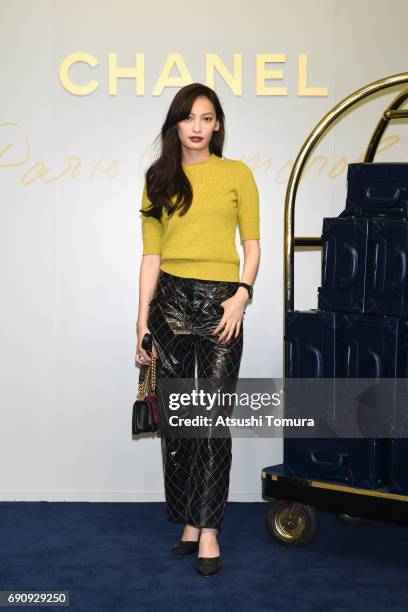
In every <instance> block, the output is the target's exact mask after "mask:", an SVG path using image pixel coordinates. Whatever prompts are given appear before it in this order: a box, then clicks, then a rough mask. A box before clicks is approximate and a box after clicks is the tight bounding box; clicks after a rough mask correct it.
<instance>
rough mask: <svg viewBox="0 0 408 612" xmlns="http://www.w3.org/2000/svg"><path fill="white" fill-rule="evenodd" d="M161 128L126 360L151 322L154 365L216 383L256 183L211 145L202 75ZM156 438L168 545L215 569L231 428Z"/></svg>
mask: <svg viewBox="0 0 408 612" xmlns="http://www.w3.org/2000/svg"><path fill="white" fill-rule="evenodd" d="M160 136H161V154H160V156H159V158H158V159H157V160H156V161H155V162H154V163H153V164H152V165H151V166H150V167H149V168H148V170H147V172H146V176H145V185H144V190H143V197H142V208H141V211H140V212H141V213H142V235H143V260H142V264H141V269H140V286H139V312H138V319H137V353H136V364H139V365H141V364H146V363H150V355H149V354H148V352H147V351H145V350H144V349H143V347H142V340H143V337H144V335H145V334H146V333H151V334H152V337H153V348H152V353H153V354H154V355H155V356H156V357H158V359H159V364H160V369H159V376H165V377H169V378H179V379H181V378H183V379H190V378H193V379H194V377H195V368H196V365H197V375H198V378H202V379H211V380H212V381H213V382H214V383H215V384H216V385H217V388H218V389H220V390H221V391H222V390H223V389H226V388H227V387H228V385H229V383H230V381H231V380H232V381H236V380H237V378H238V372H239V367H240V362H241V355H242V349H243V317H244V313H245V308H246V305H247V303H248V301H249V300H250V299H251V298H252V285H253V283H254V280H255V278H256V275H257V272H258V267H259V260H260V246H259V239H260V234H259V195H258V189H257V186H256V183H255V180H254V178H253V175H252V172H251V170H250V168H249V167H248V166H247V165H246V164H244V163H243V162H242V161H240V160H231V159H225V158H223V157H222V150H223V144H224V136H225V131H224V112H223V110H222V107H221V104H220V101H219V99H218V97H217V95H216V94H215V92H214V91H213V90H212V89H210V88H209V87H206V86H205V85H203V84H200V83H192V84H191V85H187V86H186V87H183V88H182V89H181V90H179V91H178V93H177V94H176V95H175V97H174V99H173V102H172V103H171V106H170V108H169V111H168V113H167V117H166V120H165V122H164V125H163V127H162V129H161V135H160ZM237 224H238V226H239V231H240V237H241V241H242V242H243V249H244V266H243V274H242V279H241V280H240V277H239V273H240V258H239V255H238V252H237V250H236V246H235V236H236V228H237ZM228 388H229V387H228ZM162 409H163V408H161V410H162ZM164 410H165V409H164ZM161 418H162V417H161ZM161 448H162V458H163V468H164V483H165V493H166V508H167V513H168V518H169V519H170V520H172V521H174V522H182V523H184V531H183V534H182V537H181V540H180V541H179V542H178V543H177V544H176V545H175V546H174V547H173V548H172V554H173V555H177V556H180V555H186V554H191V553H194V552H197V551H198V559H197V561H196V569H197V571H198V572H199V573H200V574H202V575H205V576H208V575H210V574H214V573H215V572H216V571H218V570H219V569H220V567H221V556H220V549H219V544H218V541H217V533H218V531H219V530H220V529H222V527H223V514H224V510H225V505H226V502H227V497H228V489H229V474H230V468H231V437H230V436H228V435H226V436H225V437H215V436H212V435H209V436H204V437H200V438H180V437H175V436H171V435H162V438H161Z"/></svg>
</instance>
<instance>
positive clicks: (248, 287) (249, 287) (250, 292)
mask: <svg viewBox="0 0 408 612" xmlns="http://www.w3.org/2000/svg"><path fill="white" fill-rule="evenodd" d="M238 287H245V289H246V290H247V291H248V293H249V299H250V300H252V296H253V289H252V285H248V283H238Z"/></svg>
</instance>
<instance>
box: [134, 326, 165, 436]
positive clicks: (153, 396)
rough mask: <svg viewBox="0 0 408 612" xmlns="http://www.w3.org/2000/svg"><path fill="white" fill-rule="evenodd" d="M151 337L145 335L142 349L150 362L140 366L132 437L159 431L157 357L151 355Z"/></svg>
mask: <svg viewBox="0 0 408 612" xmlns="http://www.w3.org/2000/svg"><path fill="white" fill-rule="evenodd" d="M152 340H153V339H152V335H151V334H145V335H144V337H143V341H142V347H143V348H144V349H145V350H146V351H148V352H149V355H150V359H151V362H150V363H149V364H148V365H142V366H140V375H139V385H138V392H137V398H136V401H135V403H134V404H133V413H132V435H134V436H137V435H138V434H141V433H151V432H154V431H157V430H158V429H159V422H160V413H159V406H158V402H157V357H155V356H154V355H153V354H152V353H151V346H152Z"/></svg>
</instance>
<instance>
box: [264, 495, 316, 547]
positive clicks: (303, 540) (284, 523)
mask: <svg viewBox="0 0 408 612" xmlns="http://www.w3.org/2000/svg"><path fill="white" fill-rule="evenodd" d="M266 529H267V531H268V532H269V534H270V535H271V536H272V538H273V539H274V540H275V542H278V544H282V545H283V546H291V547H295V546H305V545H306V544H309V543H310V542H311V541H312V540H313V539H314V538H315V537H316V535H317V532H318V530H319V513H318V511H317V510H316V509H315V508H313V507H312V506H307V505H306V504H301V503H299V502H290V501H285V500H283V499H277V500H275V501H273V502H272V503H271V504H270V505H269V508H268V510H267V513H266Z"/></svg>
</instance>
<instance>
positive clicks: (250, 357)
mask: <svg viewBox="0 0 408 612" xmlns="http://www.w3.org/2000/svg"><path fill="white" fill-rule="evenodd" d="M407 18H408V4H407V3H406V2H405V1H404V0H400V1H398V0H389V2H388V3H387V4H386V3H384V2H382V1H380V0H359V2H354V1H351V0H339V1H336V0H305V1H301V0H298V1H293V0H292V1H290V0H288V1H286V2H278V1H275V0H258V2H256V3H239V4H237V3H236V2H232V1H221V2H220V1H215V0H208V1H207V2H206V3H205V4H204V5H200V6H199V7H197V6H194V7H193V6H192V5H190V4H189V3H187V2H181V1H180V0H173V1H172V2H171V3H167V2H164V1H163V0H158V1H156V2H154V3H142V2H132V1H130V0H116V1H115V2H113V1H111V2H107V1H104V2H100V1H98V2H96V0H95V1H94V0H85V1H83V0H82V1H81V2H79V1H78V0H71V1H70V2H69V3H66V2H62V1H59V0H41V1H40V2H38V1H36V2H34V1H33V0H32V1H30V0H13V2H11V1H7V0H1V2H0V41H1V42H0V45H1V79H0V88H1V98H0V138H1V139H0V181H1V251H2V258H1V266H2V267H1V279H2V297H1V301H0V316H1V331H2V335H1V433H0V453H1V456H0V460H1V465H2V470H1V479H0V498H1V499H3V500H14V499H16V500H90V501H92V500H102V501H111V500H114V501H122V500H127V501H129V500H135V501H150V500H153V501H154V500H163V499H164V495H163V478H162V466H161V457H160V444H159V440H158V439H155V438H149V437H148V438H147V439H141V440H136V439H132V436H131V432H130V416H131V405H132V403H133V400H134V397H135V393H136V389H137V377H138V374H139V370H138V368H136V367H135V365H134V353H135V342H136V336H135V323H136V315H137V300H138V281H139V267H140V262H141V253H142V242H141V229H140V213H139V208H140V200H141V192H142V187H143V171H144V170H145V169H146V168H147V166H148V164H149V163H150V161H151V160H152V159H153V158H154V155H155V151H154V150H152V143H153V140H154V138H155V137H156V135H157V134H158V133H159V130H160V127H161V124H162V121H163V119H164V117H165V114H166V112H167V109H168V106H169V104H170V101H171V100H172V98H173V96H174V94H175V93H176V91H177V90H178V89H179V87H181V86H183V85H185V84H187V83H188V82H191V81H201V82H208V81H207V71H206V59H207V57H210V55H211V54H215V55H216V56H218V58H219V61H220V62H221V63H222V64H224V66H225V68H224V73H222V71H221V72H219V71H217V70H216V71H215V76H214V81H213V83H212V84H211V82H208V84H209V85H211V86H213V87H214V88H215V89H216V91H217V93H218V95H219V96H220V99H221V103H222V104H223V107H224V110H225V113H226V128H227V138H226V144H225V149H224V156H226V157H230V158H234V159H243V160H244V161H245V162H246V163H248V165H250V167H251V168H252V169H253V172H254V176H255V178H256V181H257V183H258V187H259V191H260V198H261V248H262V261H261V266H260V270H259V274H258V278H257V281H256V288H255V300H254V303H253V304H252V305H251V306H250V308H248V311H247V316H246V318H245V333H244V337H245V348H244V354H243V359H242V365H241V371H240V376H242V377H271V376H274V377H280V376H282V355H283V345H282V343H283V337H282V333H283V327H282V316H283V285H282V283H283V206H284V197H285V190H286V186H287V180H288V176H289V172H290V164H291V162H292V161H293V160H294V158H295V157H296V155H297V152H298V151H299V148H300V147H301V145H302V143H303V142H304V140H305V138H306V137H307V135H308V134H309V133H310V131H311V130H312V128H313V127H314V126H315V124H316V123H317V122H318V121H319V120H320V119H321V117H322V116H323V115H325V114H326V113H327V112H328V111H329V110H330V109H331V108H332V107H333V106H334V105H335V104H336V103H337V102H339V101H340V100H341V99H343V98H344V97H346V96H348V95H349V94H350V93H352V92H353V91H355V90H356V89H358V88H360V87H362V86H363V85H365V84H367V83H370V82H372V81H375V80H377V79H380V78H383V77H385V76H389V75H392V74H396V73H400V72H404V71H406V69H407V59H408V58H407V50H406V45H405V39H406V23H407ZM76 53H82V54H88V55H89V56H92V57H94V58H95V60H96V61H95V63H96V65H95V66H94V67H92V66H90V65H89V63H85V62H83V61H82V62H77V63H75V64H74V65H73V66H72V67H71V68H70V70H69V72H68V74H69V79H70V80H71V82H72V83H74V84H75V85H76V86H79V87H82V86H85V85H87V84H89V82H90V81H91V80H92V79H94V80H95V81H96V82H97V83H96V88H95V90H94V91H93V92H90V93H88V94H87V95H78V92H77V91H75V90H74V91H69V88H67V86H66V85H67V80H66V79H65V80H64V78H63V77H61V76H60V72H61V68H62V67H63V65H64V61H65V60H66V59H67V58H69V57H70V56H71V55H72V54H76ZM111 53H113V54H116V57H117V62H118V65H119V66H120V67H132V66H134V65H135V55H136V54H141V55H139V56H138V57H139V58H140V57H142V58H143V60H144V84H143V81H142V77H141V73H139V77H138V79H136V80H135V79H131V78H120V79H118V81H117V93H114V92H113V91H112V90H110V88H109V70H108V59H109V54H111ZM172 54H178V56H177V65H176V66H175V67H173V69H172V70H171V72H168V75H167V77H168V78H167V77H166V75H165V74H163V70H164V71H165V72H166V62H168V61H169V59H170V61H171V58H172ZM234 54H236V56H235V58H238V59H236V60H235V61H238V62H239V61H241V62H242V80H241V84H240V86H241V91H240V90H239V89H234V87H233V85H234V86H235V85H237V81H239V79H238V80H237V81H234V79H233V78H232V76H231V78H230V79H229V80H228V79H227V78H225V75H227V74H230V75H233V74H234ZM257 54H280V55H281V58H280V60H279V61H275V63H269V64H267V65H266V68H267V69H270V70H272V69H273V70H280V71H282V73H281V77H280V78H275V79H269V80H266V81H265V82H264V85H265V87H267V88H277V87H280V88H286V91H283V92H281V95H270V94H271V93H272V92H271V91H269V92H267V95H261V94H262V92H261V90H260V89H259V84H260V81H258V82H257V72H256V56H257ZM81 57H82V58H83V57H84V56H81ZM301 57H306V58H307V86H308V87H317V88H322V90H323V92H324V93H320V94H317V95H316V94H313V92H310V91H309V92H308V94H309V95H302V92H301V91H299V82H300V80H301V73H300V72H299V68H298V63H299V59H300V58H301ZM276 59H277V58H275V60H276ZM235 68H236V66H235ZM180 70H181V72H180ZM258 78H259V75H258ZM136 82H137V83H138V86H139V88H140V89H139V91H138V92H137V91H136V89H135V83H136ZM257 83H258V89H257ZM397 91H398V90H397V89H393V90H389V91H387V92H386V93H384V94H382V95H380V96H376V97H375V99H370V100H369V101H367V102H366V103H364V104H362V105H360V106H359V108H358V109H355V110H353V111H352V112H350V113H348V115H347V117H345V118H344V119H343V121H342V122H341V123H339V124H338V125H337V126H336V127H335V128H334V130H332V131H331V132H330V133H329V134H328V135H327V136H326V137H325V138H324V140H323V141H322V142H321V143H320V145H319V147H318V148H317V149H316V150H315V151H314V153H313V155H312V160H313V159H314V158H317V157H318V156H323V159H324V162H325V163H324V165H323V166H321V167H320V171H319V166H318V165H316V166H314V167H313V168H312V169H311V170H310V172H308V173H307V175H306V176H305V178H304V179H303V180H302V183H301V185H300V189H299V192H298V197H297V208H296V234H297V235H312V236H317V235H320V233H321V224H322V218H323V217H324V216H333V215H336V214H338V213H339V212H340V211H341V210H342V209H343V207H344V198H345V193H346V171H347V163H348V162H352V161H357V160H359V159H360V158H361V155H362V154H363V152H364V149H365V146H366V144H367V142H368V139H369V137H370V135H371V132H372V130H373V128H374V126H375V124H376V122H377V120H378V117H379V115H380V112H381V111H382V109H383V108H384V107H385V106H386V105H387V103H388V102H389V101H390V100H391V99H392V98H393V97H394V95H396V93H397ZM278 93H279V92H278ZM310 93H312V95H310ZM407 142H408V134H407V128H406V125H405V124H403V122H398V123H393V124H392V126H391V127H390V128H389V130H388V131H387V133H386V137H385V139H384V145H383V146H382V147H381V151H380V152H379V154H378V156H377V160H378V161H386V160H392V161H403V160H406V159H407V148H408V146H407ZM237 245H238V247H239V248H240V245H239V240H238V236H237ZM319 279H320V252H319V251H316V252H312V253H310V252H308V253H297V255H296V277H295V281H296V282H295V286H296V302H295V305H296V307H298V308H316V307H317V286H318V285H319ZM281 459H282V443H281V441H280V440H268V439H256V440H254V439H243V438H241V439H234V440H233V467H232V473H231V486H230V498H229V499H230V500H234V501H253V500H260V499H261V480H260V475H261V469H262V468H263V467H265V466H267V465H272V464H275V463H279V462H280V461H281Z"/></svg>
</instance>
